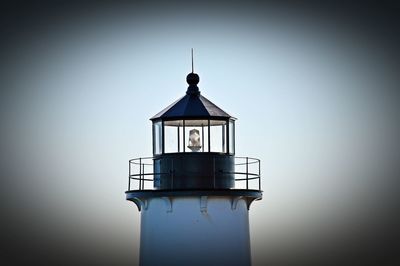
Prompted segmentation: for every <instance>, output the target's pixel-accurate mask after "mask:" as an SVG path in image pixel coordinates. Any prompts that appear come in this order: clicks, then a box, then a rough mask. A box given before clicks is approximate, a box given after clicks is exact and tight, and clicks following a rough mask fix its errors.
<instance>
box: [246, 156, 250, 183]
mask: <svg viewBox="0 0 400 266" xmlns="http://www.w3.org/2000/svg"><path fill="white" fill-rule="evenodd" d="M246 189H249V157H246Z"/></svg>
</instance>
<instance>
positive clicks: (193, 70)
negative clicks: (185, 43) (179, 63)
mask: <svg viewBox="0 0 400 266" xmlns="http://www.w3.org/2000/svg"><path fill="white" fill-rule="evenodd" d="M193 71H194V67H193V48H192V73H194V72H193Z"/></svg>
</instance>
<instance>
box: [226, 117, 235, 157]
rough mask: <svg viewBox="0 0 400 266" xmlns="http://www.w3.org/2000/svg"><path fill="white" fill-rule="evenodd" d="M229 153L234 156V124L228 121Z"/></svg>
mask: <svg viewBox="0 0 400 266" xmlns="http://www.w3.org/2000/svg"><path fill="white" fill-rule="evenodd" d="M228 138H229V153H230V154H235V122H234V121H233V120H230V121H229V136H228Z"/></svg>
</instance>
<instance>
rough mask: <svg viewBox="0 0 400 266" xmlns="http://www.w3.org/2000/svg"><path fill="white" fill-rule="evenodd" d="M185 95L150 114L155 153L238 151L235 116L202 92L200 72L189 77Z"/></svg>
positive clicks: (231, 152) (157, 154) (233, 152)
mask: <svg viewBox="0 0 400 266" xmlns="http://www.w3.org/2000/svg"><path fill="white" fill-rule="evenodd" d="M186 80H187V82H188V84H189V88H188V90H187V92H186V95H185V96H184V97H182V98H181V99H179V100H178V101H176V102H175V103H173V104H172V105H170V106H168V107H167V108H165V109H164V110H162V111H161V112H160V113H158V114H157V115H155V116H154V117H152V118H151V120H152V121H153V155H154V156H159V155H163V154H169V153H192V152H195V153H200V152H202V153H210V152H211V153H222V154H231V155H234V154H235V118H234V117H231V116H230V115H228V114H227V113H226V112H224V111H223V110H221V109H220V108H219V107H218V106H216V105H215V104H213V103H212V102H210V101H209V100H208V99H207V98H205V97H204V96H202V95H201V94H200V91H199V89H198V87H197V83H198V82H199V76H198V75H197V74H195V73H190V74H189V75H188V76H187V78H186Z"/></svg>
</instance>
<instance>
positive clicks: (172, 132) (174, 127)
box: [164, 120, 183, 153]
mask: <svg viewBox="0 0 400 266" xmlns="http://www.w3.org/2000/svg"><path fill="white" fill-rule="evenodd" d="M182 129H183V121H182V120H173V121H164V135H165V136H164V143H165V144H164V149H165V151H164V152H165V153H174V152H179V150H182V148H181V146H182V139H183V136H181V134H182Z"/></svg>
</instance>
